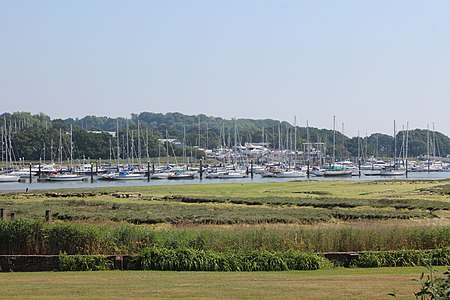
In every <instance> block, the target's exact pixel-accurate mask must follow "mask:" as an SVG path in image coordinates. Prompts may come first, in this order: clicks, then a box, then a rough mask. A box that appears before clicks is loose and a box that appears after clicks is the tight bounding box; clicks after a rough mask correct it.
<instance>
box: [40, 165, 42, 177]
mask: <svg viewBox="0 0 450 300" xmlns="http://www.w3.org/2000/svg"><path fill="white" fill-rule="evenodd" d="M41 178H42V173H41V163H39V179H41Z"/></svg>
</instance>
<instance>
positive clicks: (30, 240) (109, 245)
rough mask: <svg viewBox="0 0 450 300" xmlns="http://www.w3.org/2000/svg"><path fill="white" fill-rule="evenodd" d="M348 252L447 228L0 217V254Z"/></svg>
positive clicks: (435, 235) (429, 239) (449, 240)
mask: <svg viewBox="0 0 450 300" xmlns="http://www.w3.org/2000/svg"><path fill="white" fill-rule="evenodd" d="M153 246H156V247H162V248H167V249H178V248H186V247H188V248H193V249H199V250H208V251H215V252H228V251H252V250H266V251H303V252H351V251H386V250H402V249H410V250H421V249H438V248H446V247H450V227H448V226H435V225H424V224H418V225H414V226H410V225H404V224H402V223H401V222H399V223H395V224H383V223H377V224H353V225H346V224H334V225H326V226H325V225H323V226H319V225H317V226H300V225H296V226H290V225H284V226H282V225H278V226H269V225H267V226H263V225H259V226H242V225H238V226H212V225H209V226H181V227H167V228H162V229H161V228H156V227H152V226H137V225H130V224H104V225H95V224H75V223H72V224H67V223H54V224H47V223H43V222H41V221H36V220H29V219H19V218H18V219H14V220H12V221H0V254H3V255H5V254H59V253H61V252H65V253H67V254H105V255H109V254H132V253H136V252H139V251H140V250H141V249H143V248H146V247H153Z"/></svg>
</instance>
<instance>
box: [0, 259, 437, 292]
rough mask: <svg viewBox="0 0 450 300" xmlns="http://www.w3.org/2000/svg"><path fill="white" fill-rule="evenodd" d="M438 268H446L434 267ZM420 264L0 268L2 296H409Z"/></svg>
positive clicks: (416, 283)
mask: <svg viewBox="0 0 450 300" xmlns="http://www.w3.org/2000/svg"><path fill="white" fill-rule="evenodd" d="M437 270H438V271H439V273H440V274H442V273H443V272H444V271H445V270H446V268H442V267H441V268H437ZM422 272H425V273H426V272H427V270H426V269H425V268H422V267H414V268H379V269H333V270H319V271H289V272H252V273H247V272H242V273H218V272H151V271H103V272H55V273H48V272H43V273H0V286H1V294H0V298H2V299H27V298H32V299H48V298H52V299H129V298H134V299H178V298H183V299H186V298H187V299H391V297H389V296H388V295H387V294H388V293H390V292H393V291H395V292H396V294H397V299H414V295H413V292H414V291H418V290H419V289H420V284H419V283H418V282H415V281H413V279H418V278H419V276H420V274H421V273H422Z"/></svg>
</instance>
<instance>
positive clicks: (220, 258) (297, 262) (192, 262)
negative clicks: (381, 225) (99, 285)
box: [128, 247, 332, 271]
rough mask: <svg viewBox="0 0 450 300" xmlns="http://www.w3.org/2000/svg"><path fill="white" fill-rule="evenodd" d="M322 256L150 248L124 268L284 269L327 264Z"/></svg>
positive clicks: (187, 269)
mask: <svg viewBox="0 0 450 300" xmlns="http://www.w3.org/2000/svg"><path fill="white" fill-rule="evenodd" d="M331 266H332V263H331V262H330V261H329V260H327V259H326V258H324V257H322V256H319V255H316V254H312V253H302V252H296V251H292V252H270V251H266V250H259V251H256V250H255V251H245V252H243V251H239V252H225V253H217V252H213V251H206V250H201V249H194V248H178V249H168V248H159V247H151V248H146V249H143V250H142V251H141V252H139V253H137V254H135V255H133V256H132V258H131V261H130V264H129V266H128V268H131V269H140V270H164V271H284V270H317V269H321V268H328V267H331Z"/></svg>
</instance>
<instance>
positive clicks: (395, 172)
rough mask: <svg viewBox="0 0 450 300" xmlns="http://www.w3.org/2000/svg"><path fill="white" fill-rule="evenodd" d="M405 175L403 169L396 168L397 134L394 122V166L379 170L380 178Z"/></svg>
mask: <svg viewBox="0 0 450 300" xmlns="http://www.w3.org/2000/svg"><path fill="white" fill-rule="evenodd" d="M405 174H406V171H405V170H404V169H399V168H398V166H397V132H396V127H395V120H394V164H393V166H388V167H385V168H384V169H382V170H381V172H380V176H403V175H405Z"/></svg>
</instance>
